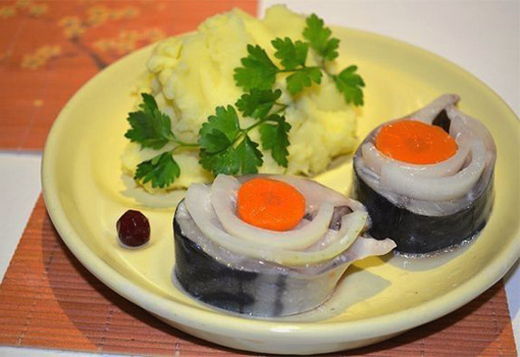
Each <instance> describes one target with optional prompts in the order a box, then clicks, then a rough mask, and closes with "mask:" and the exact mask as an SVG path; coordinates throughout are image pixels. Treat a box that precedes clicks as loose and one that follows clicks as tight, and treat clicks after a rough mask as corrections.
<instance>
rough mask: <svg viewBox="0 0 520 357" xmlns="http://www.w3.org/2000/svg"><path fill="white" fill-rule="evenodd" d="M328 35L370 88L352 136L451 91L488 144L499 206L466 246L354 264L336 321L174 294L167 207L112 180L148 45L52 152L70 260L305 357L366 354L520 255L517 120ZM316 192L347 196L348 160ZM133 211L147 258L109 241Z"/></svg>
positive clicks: (425, 57)
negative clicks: (145, 232) (265, 316)
mask: <svg viewBox="0 0 520 357" xmlns="http://www.w3.org/2000/svg"><path fill="white" fill-rule="evenodd" d="M335 34H336V35H337V36H338V37H339V38H340V39H341V40H342V44H344V46H345V48H347V50H346V51H345V53H343V55H344V56H343V58H345V59H347V60H348V63H356V64H357V65H358V66H359V68H360V72H361V74H362V75H363V77H364V79H365V80H366V83H367V88H366V104H365V107H364V109H363V113H362V117H361V118H360V120H359V136H360V137H363V136H364V135H365V134H366V133H367V132H368V131H369V130H370V129H371V128H373V127H374V126H376V125H378V124H379V123H381V122H382V121H384V120H388V119H391V118H395V117H399V116H402V115H405V114H407V113H409V112H411V111H414V110H416V109H417V108H419V107H421V106H423V105H425V104H426V103H427V102H429V101H430V100H432V99H433V98H435V97H437V96H438V95H440V94H442V93H447V92H451V93H457V94H459V95H460V96H461V97H462V100H461V103H460V108H461V109H462V110H463V111H465V112H467V113H468V114H470V115H472V116H474V117H476V118H479V119H480V120H482V122H484V124H485V125H486V126H487V127H488V128H489V130H490V131H491V133H492V134H493V137H494V138H495V141H496V144H497V147H498V159H497V165H496V179H495V187H496V198H495V206H494V209H493V213H492V216H491V218H490V220H489V223H488V225H487V226H486V228H485V229H484V231H483V232H482V234H481V236H480V237H479V238H478V239H477V240H476V241H475V242H474V243H472V244H471V245H470V246H469V247H466V248H465V249H460V250H459V251H457V252H456V253H455V254H451V255H446V256H444V257H440V258H437V259H429V260H423V261H420V260H412V261H405V260H402V259H399V258H396V257H394V258H392V259H385V260H382V259H380V258H369V259H367V260H364V261H362V262H360V263H358V264H356V267H353V268H350V269H349V274H348V275H347V277H346V279H345V280H344V281H343V282H342V285H341V289H340V290H341V294H340V296H341V299H335V300H334V299H333V300H332V301H331V302H330V303H329V305H330V304H336V305H334V306H335V307H336V308H339V311H340V313H338V314H336V315H333V316H328V317H326V318H325V319H322V320H320V319H319V318H317V317H316V315H313V314H308V315H305V316H303V317H300V318H299V319H298V318H297V319H294V320H292V321H291V320H284V321H260V320H253V319H246V318H241V317H238V316H235V315H231V314H226V313H222V312H219V311H215V310H212V309H211V308H208V307H206V306H203V305H202V304H200V303H198V302H197V301H195V300H193V299H191V298H189V297H187V296H186V295H184V294H183V293H182V292H181V291H179V290H178V289H177V288H176V287H175V286H174V285H173V284H172V283H171V273H172V269H173V266H174V250H173V238H172V235H173V233H172V228H171V221H172V214H173V209H171V208H170V209H166V208H156V209H150V208H146V207H144V206H142V205H140V204H139V203H138V202H137V201H136V199H135V197H134V196H133V194H132V190H129V189H128V187H127V184H125V182H124V180H123V177H122V174H121V171H120V167H121V161H120V155H121V153H122V152H123V148H124V147H125V145H126V139H124V137H123V134H124V132H125V131H126V129H127V123H126V120H125V118H126V114H127V112H128V111H130V110H131V109H132V105H133V103H134V99H133V98H132V96H131V95H130V92H131V90H132V89H133V88H134V86H135V84H136V83H137V81H138V77H139V76H140V75H142V73H143V72H144V68H145V67H144V64H145V62H146V59H147V58H148V57H149V55H150V52H151V47H148V48H145V49H142V50H140V51H138V52H135V53H133V54H131V55H129V56H127V57H125V58H124V59H122V60H121V61H119V62H117V63H115V64H114V65H112V66H110V67H109V68H107V69H106V70H104V71H103V72H101V73H100V74H99V75H97V76H96V77H95V78H93V79H92V80H90V81H89V82H88V83H87V84H86V85H85V86H84V87H83V88H82V89H81V90H80V91H79V92H78V93H77V94H76V95H75V96H74V97H73V98H72V99H71V100H70V102H69V103H68V104H67V105H66V106H65V107H64V108H63V110H62V112H61V113H60V115H59V117H58V119H57V120H56V122H55V123H54V126H53V128H52V130H51V133H50V135H49V138H48V140H47V144H46V147H45V152H44V156H43V172H42V176H43V189H44V196H45V202H46V205H47V209H48V211H49V214H50V216H51V218H52V221H53V222H54V224H55V226H56V228H57V230H58V232H59V233H60V236H61V237H62V239H63V240H64V241H65V243H66V244H67V246H68V247H69V248H70V250H71V251H72V252H73V253H74V255H75V256H76V257H77V258H78V259H79V260H80V261H81V262H82V263H83V264H84V265H85V266H86V267H87V268H88V269H89V270H90V271H91V272H92V273H93V274H94V275H96V276H97V277H98V278H99V279H100V280H101V281H103V282H104V283H105V284H106V285H108V286H109V287H110V288H112V289H113V290H115V291H116V292H118V293H119V294H120V295H122V296H124V297H125V298H127V299H129V300H131V301H133V302H134V303H136V304H138V305H140V306H142V307H143V308H145V309H146V310H148V311H150V312H151V313H152V314H155V315H156V316H158V317H159V318H161V319H163V320H165V321H167V322H168V323H170V324H171V325H173V326H175V327H177V328H179V329H180V330H183V331H186V332H188V333H190V334H193V335H195V336H198V337H201V338H203V339H206V340H209V341H212V342H215V343H218V344H222V345H226V346H229V347H234V348H239V349H244V350H251V351H258V352H267V353H293V354H305V353H307V354H311V353H319V352H330V351H337V350H342V349H348V348H354V347H358V346H363V345H367V344H370V343H374V342H377V341H380V340H383V339H385V338H389V337H391V336H394V335H395V334H398V333H400V332H403V331H405V330H408V329H411V328H413V327H416V326H419V325H421V324H424V323H426V322H428V321H431V320H433V319H435V318H438V317H440V316H442V315H445V314H447V313H449V312H450V311H453V310H455V309H456V308H458V307H460V306H461V305H463V304H465V303H467V302H468V301H470V300H471V299H473V298H475V297H476V296H477V295H479V294H480V293H482V292H483V291H484V290H486V289H487V288H489V287H490V286H491V285H492V284H494V283H495V282H496V281H497V280H499V279H500V278H501V277H502V276H503V275H504V274H505V273H506V271H507V270H508V269H509V268H510V267H511V266H512V264H513V263H514V262H515V260H516V259H517V258H518V256H519V253H520V234H519V220H518V212H519V211H520V203H519V195H518V183H519V182H520V167H519V163H520V154H519V153H520V151H519V149H518V144H519V142H520V140H519V121H518V119H517V118H516V117H515V115H514V114H513V112H512V111H511V110H510V109H509V108H508V107H507V105H506V104H504V102H503V101H502V100H501V99H500V98H499V97H498V96H497V95H496V94H495V93H493V92H492V91H491V90H490V89H489V88H488V87H486V86H485V85H484V84H483V83H482V82H480V81H479V80H477V79H476V78H474V77H473V76H471V75H470V74H468V73H467V72H465V71H464V70H462V69H461V68H459V67H457V66H455V65H454V64H452V63H450V62H448V61H446V60H444V59H442V58H440V57H438V56H436V55H433V54H431V53H429V52H426V51H424V50H421V49H419V48H416V47H413V46H410V45H408V44H405V43H402V42H398V41H395V40H392V39H389V38H386V37H383V36H379V35H375V34H370V33H366V32H361V31H353V30H347V29H343V28H336V29H335ZM318 180H319V181H321V182H322V183H325V184H326V185H329V186H331V187H333V188H335V189H337V190H339V191H342V192H348V190H349V187H350V181H351V162H350V160H347V162H344V163H343V164H341V165H339V166H337V167H336V168H334V169H331V170H330V171H328V172H327V173H325V174H323V175H321V176H320V177H318ZM129 208H137V209H140V210H141V211H143V212H144V214H145V215H146V216H148V218H149V219H150V223H151V227H152V238H151V244H150V245H149V246H147V247H146V248H143V249H138V250H128V249H124V248H121V247H120V246H119V245H118V243H117V238H116V229H115V222H116V221H117V219H118V218H119V216H120V215H121V214H122V213H123V212H125V211H126V210H127V209H129ZM359 268H363V269H359ZM344 293H345V295H343V294H344ZM329 305H327V307H326V308H330V306H329ZM325 315H327V311H325ZM329 315H330V314H329Z"/></svg>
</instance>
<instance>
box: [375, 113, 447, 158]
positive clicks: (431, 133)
mask: <svg viewBox="0 0 520 357" xmlns="http://www.w3.org/2000/svg"><path fill="white" fill-rule="evenodd" d="M375 145H376V148H377V149H378V150H379V151H381V152H382V153H383V154H384V155H386V156H388V157H391V158H393V159H395V160H400V161H404V162H408V163H411V164H423V165H424V164H435V163H438V162H441V161H444V160H446V159H448V158H450V157H451V156H453V155H455V153H456V152H457V143H456V142H455V140H454V139H453V138H452V137H451V136H449V135H448V133H446V132H445V131H444V130H442V128H440V127H438V126H435V125H429V124H426V123H423V122H420V121H416V120H401V121H397V122H395V123H391V124H388V125H385V126H383V127H382V128H381V130H380V131H379V133H378V134H377V136H376V143H375Z"/></svg>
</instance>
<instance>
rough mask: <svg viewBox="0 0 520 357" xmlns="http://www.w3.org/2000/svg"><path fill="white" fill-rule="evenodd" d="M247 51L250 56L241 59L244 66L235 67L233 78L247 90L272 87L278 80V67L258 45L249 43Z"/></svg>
mask: <svg viewBox="0 0 520 357" xmlns="http://www.w3.org/2000/svg"><path fill="white" fill-rule="evenodd" d="M247 52H248V56H247V57H244V58H242V59H241V63H242V66H243V67H238V68H235V73H234V76H233V78H235V83H236V85H237V86H239V87H242V88H243V89H245V90H251V89H253V88H257V89H271V87H272V86H273V84H274V82H275V80H276V73H277V72H278V67H276V65H275V64H274V63H273V62H272V61H271V59H270V58H269V57H268V56H267V53H266V52H265V50H264V49H263V48H262V47H260V46H258V45H256V46H253V45H247Z"/></svg>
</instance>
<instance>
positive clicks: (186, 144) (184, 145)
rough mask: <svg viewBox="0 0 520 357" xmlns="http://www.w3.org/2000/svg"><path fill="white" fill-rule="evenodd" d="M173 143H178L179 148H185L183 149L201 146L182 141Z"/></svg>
mask: <svg viewBox="0 0 520 357" xmlns="http://www.w3.org/2000/svg"><path fill="white" fill-rule="evenodd" d="M173 142H174V143H177V144H179V146H183V147H192V148H198V147H199V146H200V145H199V144H197V143H185V142H184V141H180V140H173Z"/></svg>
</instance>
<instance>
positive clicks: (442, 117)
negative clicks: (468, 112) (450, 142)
mask: <svg viewBox="0 0 520 357" xmlns="http://www.w3.org/2000/svg"><path fill="white" fill-rule="evenodd" d="M432 125H435V126H438V127H441V128H442V130H444V131H445V132H447V133H448V134H449V133H450V125H451V119H450V118H449V117H448V113H446V109H443V110H441V111H440V113H439V114H437V116H436V117H435V119H433V121H432Z"/></svg>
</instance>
